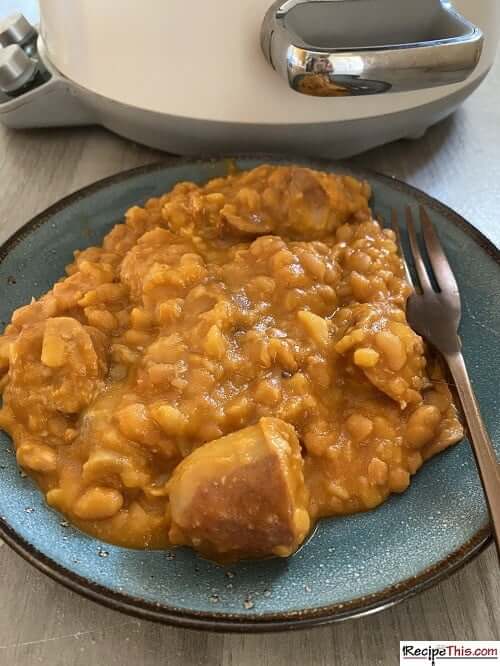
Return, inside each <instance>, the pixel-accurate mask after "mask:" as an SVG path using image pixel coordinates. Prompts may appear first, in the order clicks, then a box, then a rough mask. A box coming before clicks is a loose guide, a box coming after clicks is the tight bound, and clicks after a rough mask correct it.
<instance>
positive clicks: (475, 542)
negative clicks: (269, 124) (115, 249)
mask: <svg viewBox="0 0 500 666" xmlns="http://www.w3.org/2000/svg"><path fill="white" fill-rule="evenodd" d="M290 161H293V162H299V163H302V164H306V165H309V166H315V167H317V168H320V169H325V170H331V171H340V172H350V173H352V174H353V175H355V176H358V177H361V178H366V179H368V180H369V181H370V183H371V185H372V186H373V191H374V201H373V207H374V208H376V209H377V211H380V212H381V213H382V214H384V213H385V214H388V212H389V210H390V208H391V207H395V208H396V209H398V210H400V211H402V210H403V209H404V207H405V206H406V205H408V204H409V205H411V206H414V207H416V206H417V205H418V204H419V203H423V204H425V205H426V206H427V208H428V210H429V212H430V215H431V218H432V219H433V221H434V222H435V223H436V225H437V227H438V230H439V233H440V236H441V239H442V240H443V242H444V245H445V247H446V251H447V253H448V256H449V258H450V260H451V263H452V265H453V267H454V269H455V272H456V274H457V278H458V282H459V284H460V288H461V293H462V299H463V306H464V308H463V309H464V318H463V324H462V337H463V341H464V347H465V355H466V360H467V362H468V365H469V369H470V372H471V375H472V379H473V382H474V386H475V388H476V391H477V395H478V397H479V400H480V403H481V407H482V411H483V415H484V418H485V420H486V423H487V426H488V428H489V431H490V433H491V436H492V439H493V441H494V442H495V444H496V446H497V451H498V450H500V446H499V445H500V412H499V402H498V398H497V383H498V377H500V354H499V353H498V344H499V332H500V252H499V251H498V250H496V249H495V247H494V246H493V245H492V244H491V243H490V242H489V241H488V240H487V239H486V238H485V237H484V236H482V235H481V234H480V233H479V232H478V231H477V230H475V229H474V228H473V227H472V226H471V225H470V224H468V223H467V222H466V221H465V220H464V219H462V218H461V217H460V216H459V215H457V214H456V213H454V212H453V211H452V210H450V209H449V208H447V207H446V206H444V205H442V204H440V203H439V202H437V201H436V200H434V199H431V198H430V197H428V196H426V195H425V194H423V193H422V192H419V191H417V190H415V189H413V188H411V187H409V186H408V185H405V184H403V183H401V182H398V181H395V180H393V179H391V178H387V177H385V176H381V175H378V174H376V173H372V172H364V171H362V170H361V169H358V168H354V169H350V168H348V167H347V166H346V165H345V164H333V163H328V162H310V161H307V160H302V159H293V160H280V159H275V158H268V157H267V158H266V157H264V158H256V157H255V158H242V159H238V160H237V165H238V167H240V168H242V169H246V168H251V167H254V166H256V165H258V164H260V163H262V162H288V163H289V162H290ZM226 172H227V161H226V160H223V159H220V160H205V161H196V160H184V159H181V160H177V159H172V160H170V161H167V162H164V163H162V164H158V165H154V166H148V167H145V168H140V169H136V170H133V171H129V172H127V173H123V174H119V175H117V176H113V177H112V178H108V179H107V180H103V181H101V182H99V183H96V184H95V185H91V186H90V187H87V188H85V189H83V190H81V191H79V192H77V193H75V194H73V195H71V196H69V197H68V198H66V199H64V200H62V201H61V202H59V203H58V204H56V205H55V206H52V207H51V208H49V209H48V210H47V211H45V212H44V213H42V214H41V215H39V216H37V217H36V218H35V219H34V220H32V221H31V222H29V223H28V224H27V225H26V226H25V227H23V228H22V229H21V230H20V231H19V232H18V233H17V234H15V236H13V237H12V238H11V239H10V240H9V241H8V242H7V243H6V244H5V245H4V246H3V247H2V248H1V250H0V285H1V293H2V298H1V299H0V320H2V323H3V324H5V323H6V322H7V321H8V320H9V318H10V315H11V313H12V311H13V310H14V309H15V308H16V307H18V306H20V305H22V304H24V303H26V302H28V301H29V300H30V298H31V297H32V296H38V295H40V294H42V293H43V292H45V291H46V290H47V289H48V288H49V287H50V286H51V285H52V284H53V283H54V281H55V280H56V279H57V278H59V277H60V276H61V275H62V274H63V271H64V266H65V265H66V264H67V263H69V262H70V261H71V258H72V252H73V250H75V249H77V248H84V247H87V246H89V245H92V244H97V243H100V242H101V239H102V237H103V236H104V234H105V233H106V232H107V231H108V230H109V229H110V228H111V227H112V226H113V225H114V224H116V223H117V222H119V221H121V219H122V216H123V214H124V212H125V210H126V209H127V208H128V207H129V206H131V205H133V204H136V203H140V202H144V201H145V200H146V199H147V198H149V197H151V196H156V195H158V194H160V193H163V192H165V191H167V190H169V189H170V188H171V187H172V186H173V185H174V184H175V183H176V182H178V181H181V180H194V181H197V182H203V181H206V180H207V179H209V178H213V177H216V176H220V175H224V174H226ZM472 194H473V193H471V195H472ZM0 536H2V538H3V539H4V540H5V541H6V542H7V543H8V544H10V545H11V546H12V547H13V548H14V549H15V550H16V551H17V552H18V553H19V554H21V555H22V556H23V557H25V558H26V559H27V560H28V561H29V562H31V563H32V564H33V565H34V566H36V567H38V568H39V569H40V570H41V571H43V572H45V573H46V574H48V575H49V576H52V577H53V578H55V579H56V580H58V581H59V582H61V583H63V584H64V585H66V586H67V587H69V588H71V589H73V590H75V591H77V592H80V593H81V594H83V595H85V596H86V597H89V598H90V599H93V600H95V601H98V602H101V603H103V604H106V605H107V606H110V607H112V608H115V609H118V610H121V611H124V612H128V613H131V614H134V615H138V616H141V617H143V618H147V619H151V620H158V621H162V622H166V623H171V624H176V625H181V626H185V627H192V628H199V629H210V630H219V631H272V630H283V629H295V628H300V627H306V626H311V625H317V624H322V623H326V622H333V621H337V620H343V619H346V618H349V617H355V616H359V615H363V614H366V613H370V612H373V611H376V610H380V609H382V608H386V607H388V606H390V605H392V604H394V603H396V602H398V601H401V600H403V599H405V598H407V597H409V596H411V595H413V594H415V593H416V592H418V591H421V590H423V589H425V588H427V587H429V586H431V585H433V584H434V583H436V582H437V581H438V580H441V579H442V578H444V577H445V576H447V575H449V574H451V573H452V572H453V571H455V570H456V569H458V568H459V567H460V566H462V565H463V564H465V563H466V562H468V561H469V560H471V559H472V558H473V557H474V556H475V555H477V554H478V553H479V552H480V551H481V550H482V549H483V548H484V547H485V546H486V545H487V544H488V541H489V539H490V533H489V528H488V515H487V511H486V505H485V502H484V498H483V493H482V489H481V486H480V483H479V479H478V475H477V472H476V467H475V463H474V459H473V455H472V452H471V449H470V447H469V444H468V442H467V441H463V442H461V443H460V444H458V445H457V446H455V447H453V448H451V449H448V450H447V451H445V452H444V453H443V454H441V455H439V456H438V457H436V458H434V459H433V460H431V461H430V462H428V463H426V464H425V465H424V467H423V468H422V469H421V470H420V471H419V472H418V473H417V475H416V476H415V477H414V479H413V482H412V484H411V486H410V488H409V489H408V491H407V492H405V493H404V494H402V495H400V496H393V497H391V498H390V499H389V501H388V502H386V503H385V504H383V505H382V506H381V507H379V508H377V509H376V510H375V511H371V512H369V513H364V514H359V515H355V516H348V517H345V518H340V519H332V520H324V521H322V522H321V523H320V524H319V526H318V529H317V530H316V533H315V534H314V536H313V537H312V538H311V539H310V540H309V541H308V542H307V543H306V544H305V545H304V547H303V548H302V549H301V550H300V551H299V552H298V553H297V554H296V555H294V556H293V557H291V558H289V559H269V560H265V561H260V562H259V561H256V562H242V563H240V564H238V565H235V566H232V567H231V568H230V569H225V568H222V567H220V566H217V565H215V564H213V563H211V562H208V561H206V560H203V559H202V558H200V557H199V556H197V555H196V554H195V553H193V552H192V551H190V550H187V549H178V550H175V551H171V552H170V551H169V552H165V551H153V552H146V551H138V550H127V549H124V548H119V547H115V546H110V545H108V544H105V543H102V542H100V541H98V540H96V539H94V538H91V537H89V536H87V535H85V534H82V533H81V532H79V531H78V530H76V529H73V528H72V527H70V526H68V524H67V523H66V522H65V521H64V520H63V518H62V516H60V515H59V514H57V513H56V512H54V511H53V510H51V509H50V508H48V507H47V506H46V504H45V503H44V500H43V497H42V495H41V493H40V492H39V491H38V489H37V488H36V487H35V485H34V484H33V482H32V481H31V480H30V479H29V478H26V477H23V476H22V475H21V474H20V472H19V469H18V467H17V465H16V461H15V457H14V455H13V452H12V447H11V442H10V440H9V438H8V437H7V436H6V435H5V434H3V433H1V434H0Z"/></svg>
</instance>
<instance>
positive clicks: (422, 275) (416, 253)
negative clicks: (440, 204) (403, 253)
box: [406, 206, 433, 293]
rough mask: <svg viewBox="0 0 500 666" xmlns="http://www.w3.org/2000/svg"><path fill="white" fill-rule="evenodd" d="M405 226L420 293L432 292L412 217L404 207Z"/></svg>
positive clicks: (408, 208) (409, 211) (408, 209)
mask: <svg viewBox="0 0 500 666" xmlns="http://www.w3.org/2000/svg"><path fill="white" fill-rule="evenodd" d="M406 226H407V228H408V236H409V238H410V249H411V254H412V257H413V263H414V264H415V268H416V269H417V275H418V280H419V282H420V288H421V289H422V291H423V292H424V293H425V292H429V291H433V289H432V285H431V281H430V280H429V276H428V275H427V269H426V267H425V263H424V259H423V257H422V253H421V252H420V247H419V245H418V240H417V234H416V233H415V226H414V224H413V215H412V212H411V208H410V207H409V206H407V207H406Z"/></svg>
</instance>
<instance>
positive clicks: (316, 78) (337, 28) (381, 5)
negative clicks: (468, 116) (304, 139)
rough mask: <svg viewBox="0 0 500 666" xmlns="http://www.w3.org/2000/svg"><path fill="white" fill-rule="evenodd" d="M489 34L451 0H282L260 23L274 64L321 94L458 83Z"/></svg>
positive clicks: (301, 86) (295, 83) (300, 86)
mask: <svg viewBox="0 0 500 666" xmlns="http://www.w3.org/2000/svg"><path fill="white" fill-rule="evenodd" d="M483 40H484V37H483V33H482V32H481V30H480V29H479V28H478V27H477V26H475V25H473V24H472V23H470V22H469V21H467V20H466V19H465V18H464V17H463V16H461V15H460V14H458V12H456V11H455V9H454V8H453V7H452V6H451V3H450V2H448V1H447V0H442V1H441V0H419V2H414V0H288V1H286V2H285V1H283V0H278V2H275V3H274V4H273V5H272V6H271V8H270V9H269V10H268V12H267V13H266V15H265V17H264V21H263V24H262V30H261V46H262V50H263V52H264V56H265V57H266V59H267V60H268V62H269V63H270V64H271V66H272V67H273V68H274V69H275V70H276V71H277V72H278V73H279V74H280V75H281V76H282V77H283V78H284V79H285V80H286V81H287V82H288V84H289V85H290V87H291V88H293V89H294V90H296V91H298V92H300V93H303V94H306V95H313V96H316V97H348V96H353V95H370V94H375V93H386V92H403V91H411V90H420V89H422V88H432V87H436V86H442V85H448V84H451V83H458V82H460V81H463V80H464V79H466V78H467V77H468V76H469V74H470V73H471V72H472V71H473V70H474V68H475V67H476V65H477V63H478V61H479V58H480V56H481V52H482V47H483Z"/></svg>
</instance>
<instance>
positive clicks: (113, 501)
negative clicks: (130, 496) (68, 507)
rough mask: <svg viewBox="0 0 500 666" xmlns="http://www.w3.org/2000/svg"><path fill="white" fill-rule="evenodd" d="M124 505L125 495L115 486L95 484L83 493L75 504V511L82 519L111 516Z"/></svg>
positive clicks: (103, 518) (97, 518) (101, 518)
mask: <svg viewBox="0 0 500 666" xmlns="http://www.w3.org/2000/svg"><path fill="white" fill-rule="evenodd" d="M122 506H123V495H122V494H121V492H120V491H118V490H115V489H114V488H104V487H102V486H95V487H94V488H89V489H88V490H86V491H85V492H84V493H83V495H81V496H80V497H79V498H78V499H77V501H76V502H75V504H74V506H73V513H74V514H75V516H76V517H77V518H81V519H82V520H105V519H106V518H111V517H112V516H114V515H115V514H117V513H118V511H119V510H120V509H121V508H122Z"/></svg>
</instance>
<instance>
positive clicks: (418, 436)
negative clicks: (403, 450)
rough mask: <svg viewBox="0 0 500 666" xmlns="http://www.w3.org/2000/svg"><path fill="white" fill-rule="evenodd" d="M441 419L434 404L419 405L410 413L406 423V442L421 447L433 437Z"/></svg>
mask: <svg viewBox="0 0 500 666" xmlns="http://www.w3.org/2000/svg"><path fill="white" fill-rule="evenodd" d="M440 421H441V413H440V411H439V409H438V408H437V407H434V405H421V406H420V407H417V409H416V410H415V411H414V412H413V413H412V414H411V416H410V418H409V419H408V423H407V425H406V439H407V441H408V444H409V445H410V446H412V447H415V448H417V449H418V448H421V447H422V446H425V444H428V443H429V441H430V440H431V439H432V438H433V437H434V434H435V432H436V429H437V427H438V425H439V422H440Z"/></svg>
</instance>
